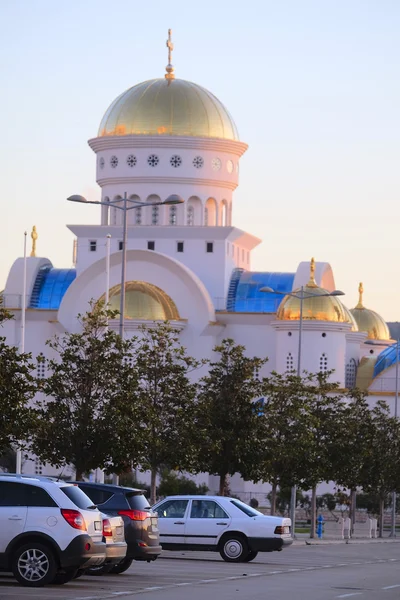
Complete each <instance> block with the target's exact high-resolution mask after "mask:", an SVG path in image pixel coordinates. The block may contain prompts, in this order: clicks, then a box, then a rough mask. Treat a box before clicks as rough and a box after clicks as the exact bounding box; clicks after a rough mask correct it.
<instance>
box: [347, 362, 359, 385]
mask: <svg viewBox="0 0 400 600" xmlns="http://www.w3.org/2000/svg"><path fill="white" fill-rule="evenodd" d="M356 378H357V362H356V361H355V359H354V358H351V359H350V360H349V362H348V363H347V365H346V374H345V386H346V387H347V389H348V390H351V389H352V388H354V387H356Z"/></svg>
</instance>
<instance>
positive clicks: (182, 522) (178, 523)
mask: <svg viewBox="0 0 400 600" xmlns="http://www.w3.org/2000/svg"><path fill="white" fill-rule="evenodd" d="M184 524H185V521H174V525H184Z"/></svg>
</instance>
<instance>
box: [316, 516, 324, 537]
mask: <svg viewBox="0 0 400 600" xmlns="http://www.w3.org/2000/svg"><path fill="white" fill-rule="evenodd" d="M323 522H324V517H323V516H322V515H319V517H318V519H317V536H318V537H319V539H322V524H323Z"/></svg>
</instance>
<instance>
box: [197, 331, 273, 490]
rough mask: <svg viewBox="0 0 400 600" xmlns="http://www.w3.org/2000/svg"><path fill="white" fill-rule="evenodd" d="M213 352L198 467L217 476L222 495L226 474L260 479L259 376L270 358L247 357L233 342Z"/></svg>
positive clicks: (202, 403) (204, 382) (203, 397)
mask: <svg viewBox="0 0 400 600" xmlns="http://www.w3.org/2000/svg"><path fill="white" fill-rule="evenodd" d="M214 352H215V353H217V354H219V357H218V360H216V361H215V362H211V363H210V368H209V372H208V374H207V375H206V376H204V377H203V378H202V379H201V380H200V388H199V395H198V405H197V414H198V417H197V427H198V429H197V431H198V434H199V435H200V436H201V441H200V440H199V445H201V452H199V455H198V461H197V468H198V470H201V471H207V472H209V473H211V474H212V475H218V476H219V478H220V484H219V494H220V495H221V496H222V495H224V491H225V488H226V483H227V476H228V475H234V473H240V475H241V476H242V477H243V478H244V479H248V480H257V478H258V468H257V463H258V460H259V454H260V449H261V445H260V444H261V439H260V436H259V432H260V431H261V427H260V422H261V418H260V414H261V412H262V407H261V405H260V404H259V403H258V402H257V399H259V398H260V397H262V396H263V383H262V381H261V380H260V378H259V376H258V372H259V370H260V369H261V367H262V366H263V365H264V364H265V362H266V361H267V359H261V358H257V357H252V358H250V357H247V356H245V348H244V347H243V346H240V345H237V344H235V343H234V341H233V340H231V339H225V340H223V341H222V343H221V344H220V345H219V346H216V347H215V348H214Z"/></svg>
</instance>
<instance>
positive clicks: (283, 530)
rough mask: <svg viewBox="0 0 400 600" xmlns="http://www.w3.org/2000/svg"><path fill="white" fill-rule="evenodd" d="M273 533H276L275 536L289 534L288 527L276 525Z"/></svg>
mask: <svg viewBox="0 0 400 600" xmlns="http://www.w3.org/2000/svg"><path fill="white" fill-rule="evenodd" d="M274 533H276V534H277V535H283V534H285V533H290V526H289V525H278V526H277V527H275V531H274Z"/></svg>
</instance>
